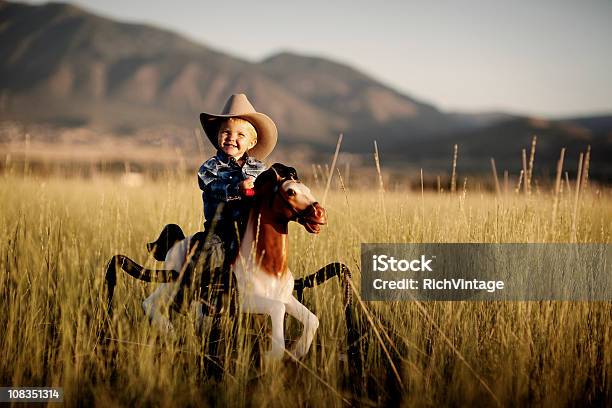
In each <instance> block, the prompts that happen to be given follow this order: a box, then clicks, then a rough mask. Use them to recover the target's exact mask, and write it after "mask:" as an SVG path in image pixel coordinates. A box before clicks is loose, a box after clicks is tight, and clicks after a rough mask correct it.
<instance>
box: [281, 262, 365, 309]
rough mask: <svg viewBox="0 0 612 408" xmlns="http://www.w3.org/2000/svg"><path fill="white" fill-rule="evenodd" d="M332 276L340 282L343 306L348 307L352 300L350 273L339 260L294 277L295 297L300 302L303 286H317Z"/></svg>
mask: <svg viewBox="0 0 612 408" xmlns="http://www.w3.org/2000/svg"><path fill="white" fill-rule="evenodd" d="M334 276H337V277H338V278H339V279H340V280H341V282H342V286H343V290H344V307H345V308H346V307H348V306H349V305H350V304H351V303H352V301H353V292H352V289H351V283H350V281H351V277H352V275H351V271H350V269H349V268H348V267H347V266H346V265H345V264H343V263H340V262H334V263H330V264H328V265H325V266H324V267H323V268H321V269H319V270H318V271H316V272H315V273H313V274H311V275H308V276H305V277H303V278H300V279H296V280H295V282H294V284H293V288H294V289H295V290H296V291H297V299H298V300H299V301H300V302H302V301H303V300H304V289H305V288H313V287H315V286H318V285H320V284H322V283H323V282H325V281H327V280H328V279H330V278H333V277H334Z"/></svg>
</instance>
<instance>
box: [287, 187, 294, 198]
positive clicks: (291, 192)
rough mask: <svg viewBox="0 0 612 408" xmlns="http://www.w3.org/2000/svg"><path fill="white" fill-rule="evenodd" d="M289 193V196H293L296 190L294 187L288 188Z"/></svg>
mask: <svg viewBox="0 0 612 408" xmlns="http://www.w3.org/2000/svg"><path fill="white" fill-rule="evenodd" d="M287 195H288V196H289V197H293V196H294V195H295V190H294V189H292V188H290V189H288V190H287Z"/></svg>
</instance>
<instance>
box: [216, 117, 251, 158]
mask: <svg viewBox="0 0 612 408" xmlns="http://www.w3.org/2000/svg"><path fill="white" fill-rule="evenodd" d="M256 144H257V138H256V137H255V135H254V129H253V126H252V125H251V124H250V123H248V122H246V121H243V120H231V119H230V120H227V121H225V122H223V123H222V124H221V126H220V127H219V134H218V136H217V145H218V146H219V149H221V150H222V151H223V152H225V154H227V155H228V156H231V157H233V158H234V159H236V160H238V159H240V158H241V157H242V156H244V154H245V153H246V151H247V150H249V149H252V148H253V147H254V146H255V145H256Z"/></svg>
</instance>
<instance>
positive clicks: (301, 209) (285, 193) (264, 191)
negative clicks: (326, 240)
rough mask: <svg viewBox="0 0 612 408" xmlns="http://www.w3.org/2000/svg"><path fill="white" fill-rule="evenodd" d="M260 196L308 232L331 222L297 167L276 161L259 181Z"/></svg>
mask: <svg viewBox="0 0 612 408" xmlns="http://www.w3.org/2000/svg"><path fill="white" fill-rule="evenodd" d="M255 191H256V196H257V197H258V199H259V200H262V202H263V201H264V200H267V202H268V205H269V207H271V209H272V211H274V212H275V213H276V214H277V215H278V216H280V217H282V218H283V219H285V220H287V221H297V222H299V223H300V224H302V225H303V226H304V228H306V231H308V232H310V233H314V234H318V233H319V232H320V231H321V225H325V224H326V223H327V214H326V212H325V209H324V208H323V207H321V205H320V204H319V203H318V202H317V200H316V199H315V198H314V196H313V195H312V193H311V192H310V189H309V188H308V187H307V186H306V185H305V184H304V183H302V182H301V181H300V179H299V178H298V175H297V172H296V171H295V169H294V168H293V167H287V166H285V165H283V164H280V163H275V164H273V165H272V167H270V168H269V169H268V170H266V171H264V172H263V173H261V174H260V175H259V177H257V179H256V180H255Z"/></svg>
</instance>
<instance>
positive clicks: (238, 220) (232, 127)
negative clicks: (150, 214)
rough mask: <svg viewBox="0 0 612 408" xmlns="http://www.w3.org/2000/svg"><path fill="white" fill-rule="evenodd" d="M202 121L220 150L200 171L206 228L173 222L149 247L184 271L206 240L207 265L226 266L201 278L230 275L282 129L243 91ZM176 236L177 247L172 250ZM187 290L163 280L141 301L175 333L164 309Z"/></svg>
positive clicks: (170, 266)
mask: <svg viewBox="0 0 612 408" xmlns="http://www.w3.org/2000/svg"><path fill="white" fill-rule="evenodd" d="M200 122H201V123H202V127H203V128H204V132H205V133H206V136H207V137H208V139H210V141H211V143H212V144H213V146H215V148H216V149H217V153H216V154H215V156H213V157H211V158H210V159H208V160H207V161H205V162H204V163H203V164H202V165H201V166H200V169H199V170H198V184H199V186H200V189H201V190H202V199H203V201H204V219H205V221H204V233H201V232H200V233H196V234H195V235H193V236H190V237H187V238H185V237H184V235H183V232H182V231H181V230H180V227H178V226H176V225H174V224H170V225H167V226H166V227H164V229H163V230H162V232H161V234H160V237H159V238H158V239H157V241H155V242H152V243H150V244H149V245H148V247H149V249H150V250H153V251H155V248H157V250H158V251H159V253H160V256H162V258H157V257H156V259H158V260H165V263H166V265H165V266H166V269H173V270H176V271H179V270H181V266H182V264H183V261H184V256H185V254H186V253H187V252H188V251H189V248H191V247H192V246H193V245H194V243H195V241H198V245H200V244H201V245H203V249H204V251H203V252H204V253H205V255H204V257H205V258H206V259H210V258H211V257H214V259H215V261H214V262H213V261H210V260H208V261H205V262H206V264H207V265H208V266H209V267H213V266H215V265H217V266H221V270H222V272H223V273H222V275H223V276H219V277H216V278H215V277H213V276H208V274H207V276H203V277H200V279H208V280H210V281H215V279H222V280H223V279H227V278H231V276H230V274H227V273H226V272H227V271H228V270H229V266H230V265H231V262H232V261H233V260H234V258H235V257H236V255H237V253H238V242H239V238H240V236H241V234H242V233H243V232H244V228H245V226H246V223H247V221H248V216H249V209H250V205H251V204H252V202H251V200H250V198H251V197H252V195H253V187H254V181H255V178H256V177H257V176H258V175H259V174H260V173H262V172H263V171H264V170H266V167H265V165H264V164H263V163H262V162H261V160H263V159H265V158H266V157H267V156H268V155H269V154H270V153H271V152H272V150H273V149H274V146H275V145H276V139H277V130H276V125H275V124H274V122H273V121H272V119H270V118H269V117H268V116H266V115H264V114H263V113H259V112H256V111H255V108H253V105H251V103H250V102H249V100H248V99H247V97H246V95H244V94H234V95H232V96H230V98H229V99H228V101H227V102H226V104H225V106H224V108H223V110H222V112H221V113H220V114H218V115H216V114H210V113H202V114H200ZM204 237H205V238H204ZM177 241H178V243H176V245H177V247H176V248H173V250H170V246H173V245H174V243H175V242H177ZM201 241H205V243H204V242H201ZM164 257H165V258H164ZM191 269H192V268H187V270H186V274H185V277H184V279H185V280H187V281H189V280H190V278H191V276H192V275H191V274H192V272H193V270H191ZM209 272H211V273H212V271H209ZM183 295H184V291H183V290H180V291H178V293H176V292H174V286H173V285H172V284H162V285H160V287H159V288H158V289H157V290H156V291H155V292H154V293H153V294H152V295H151V296H149V297H148V298H147V299H146V300H145V301H144V302H143V304H142V306H143V309H144V310H145V313H146V314H147V316H148V317H149V319H150V320H151V322H152V323H154V324H155V325H156V326H158V328H160V329H162V330H164V331H167V332H171V331H172V330H173V328H172V324H171V323H170V320H168V318H167V317H165V316H164V314H163V313H162V311H161V309H162V308H163V306H164V305H169V304H171V303H172V302H174V304H175V305H176V304H177V303H178V304H180V303H182V299H183ZM201 310H202V309H201V305H199V306H197V305H196V314H197V317H198V318H200V317H201V316H202V311H201Z"/></svg>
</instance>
